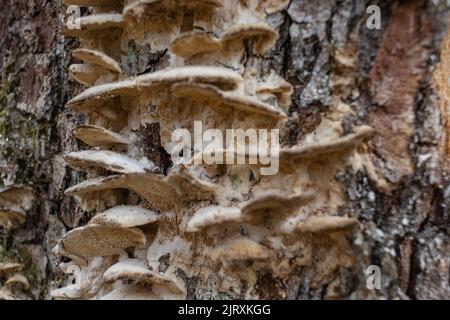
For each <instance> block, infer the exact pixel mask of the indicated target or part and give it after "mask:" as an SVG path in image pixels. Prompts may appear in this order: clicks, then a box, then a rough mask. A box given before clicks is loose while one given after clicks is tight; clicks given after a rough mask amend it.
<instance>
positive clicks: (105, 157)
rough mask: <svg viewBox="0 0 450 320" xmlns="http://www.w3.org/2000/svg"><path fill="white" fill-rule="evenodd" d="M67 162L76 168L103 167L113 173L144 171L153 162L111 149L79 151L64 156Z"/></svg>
mask: <svg viewBox="0 0 450 320" xmlns="http://www.w3.org/2000/svg"><path fill="white" fill-rule="evenodd" d="M64 159H65V160H66V161H67V163H68V164H69V165H70V166H71V167H72V168H74V169H76V170H81V171H91V170H98V169H103V170H106V171H109V172H115V173H144V172H147V171H150V172H151V170H152V168H153V164H152V163H150V162H148V163H143V162H140V161H137V160H134V159H132V158H130V157H128V156H125V155H123V154H120V153H117V152H113V151H107V150H102V151H94V150H88V151H79V152H72V153H68V154H66V155H65V156H64Z"/></svg>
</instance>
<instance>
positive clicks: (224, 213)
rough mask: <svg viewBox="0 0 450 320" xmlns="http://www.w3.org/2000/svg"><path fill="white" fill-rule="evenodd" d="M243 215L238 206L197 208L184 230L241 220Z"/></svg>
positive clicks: (198, 229) (196, 230)
mask: <svg viewBox="0 0 450 320" xmlns="http://www.w3.org/2000/svg"><path fill="white" fill-rule="evenodd" d="M242 221H244V220H243V216H242V213H241V210H240V209H239V208H234V207H220V206H214V207H206V208H202V209H200V210H198V211H197V212H196V213H195V214H194V216H193V217H192V218H191V219H190V220H189V222H188V225H187V228H186V231H188V232H198V231H201V230H202V229H204V228H206V227H210V226H213V225H218V224H224V223H238V222H242Z"/></svg>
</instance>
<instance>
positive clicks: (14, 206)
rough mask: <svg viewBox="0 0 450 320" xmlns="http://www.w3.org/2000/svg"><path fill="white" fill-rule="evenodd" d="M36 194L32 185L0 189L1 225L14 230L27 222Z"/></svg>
mask: <svg viewBox="0 0 450 320" xmlns="http://www.w3.org/2000/svg"><path fill="white" fill-rule="evenodd" d="M34 199H35V196H34V191H33V189H32V188H31V187H28V186H20V185H13V186H9V187H5V188H2V189H1V190H0V227H3V228H4V229H6V230H12V229H16V228H18V227H20V226H21V225H22V224H24V223H25V220H26V213H27V211H28V210H30V209H31V208H32V206H33V202H34Z"/></svg>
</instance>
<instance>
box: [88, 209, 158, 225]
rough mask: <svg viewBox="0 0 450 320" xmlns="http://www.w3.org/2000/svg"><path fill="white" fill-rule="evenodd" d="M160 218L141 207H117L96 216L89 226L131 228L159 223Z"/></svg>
mask: <svg viewBox="0 0 450 320" xmlns="http://www.w3.org/2000/svg"><path fill="white" fill-rule="evenodd" d="M158 218H159V216H158V215H157V214H156V213H155V212H154V211H151V210H147V209H144V208H142V207H140V206H117V207H114V208H111V209H109V210H106V211H104V212H103V213H100V214H97V215H95V216H94V217H93V218H92V219H91V220H90V221H89V224H100V225H107V226H117V227H122V228H131V227H138V226H142V225H146V224H149V223H153V222H156V221H158Z"/></svg>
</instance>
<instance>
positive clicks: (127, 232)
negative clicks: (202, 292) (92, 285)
mask: <svg viewBox="0 0 450 320" xmlns="http://www.w3.org/2000/svg"><path fill="white" fill-rule="evenodd" d="M145 243H146V238H145V235H144V233H143V232H142V231H141V230H139V229H136V228H121V227H116V226H105V225H97V224H92V225H87V226H84V227H80V228H76V229H73V230H71V231H69V232H68V233H66V234H65V235H64V236H63V237H62V238H61V240H60V247H61V248H62V252H61V254H63V255H66V253H68V254H71V255H75V256H77V257H81V258H83V259H86V260H87V259H90V258H93V257H104V256H111V255H115V254H119V253H120V252H122V250H124V249H126V248H130V247H135V246H138V245H140V244H145Z"/></svg>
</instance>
